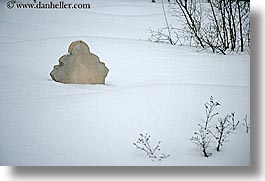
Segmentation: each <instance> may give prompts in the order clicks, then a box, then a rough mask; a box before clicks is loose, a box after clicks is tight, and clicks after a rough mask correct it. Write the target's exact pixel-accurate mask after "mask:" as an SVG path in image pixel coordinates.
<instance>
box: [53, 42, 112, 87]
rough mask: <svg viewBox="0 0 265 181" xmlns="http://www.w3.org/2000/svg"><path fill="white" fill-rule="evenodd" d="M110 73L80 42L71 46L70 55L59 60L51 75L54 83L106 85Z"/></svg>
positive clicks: (85, 45) (83, 43)
mask: <svg viewBox="0 0 265 181" xmlns="http://www.w3.org/2000/svg"><path fill="white" fill-rule="evenodd" d="M108 72H109V69H108V68H107V67H106V66H105V64H104V63H103V62H100V60H99V58H98V56H96V55H94V54H93V53H90V50H89V47H88V45H87V44H86V43H85V42H83V41H81V40H80V41H74V42H72V43H71V44H70V46H69V48H68V54H66V55H63V56H62V57H61V58H60V59H59V65H55V66H54V67H53V70H52V71H51V73H50V75H51V77H52V79H53V80H54V81H56V82H61V83H66V84H105V78H106V76H107V74H108Z"/></svg>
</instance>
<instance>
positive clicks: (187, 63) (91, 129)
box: [0, 0, 250, 166]
mask: <svg viewBox="0 0 265 181" xmlns="http://www.w3.org/2000/svg"><path fill="white" fill-rule="evenodd" d="M42 2H45V1H44V0H43V1H42ZM65 2H70V1H69V0H68V1H65ZM78 2H84V1H82V0H80V1H78ZM89 3H90V4H91V9H88V10H32V9H11V10H9V9H7V8H6V4H5V2H1V3H0V27H1V28H0V49H1V52H0V57H1V59H0V80H1V81H0V87H1V89H0V103H1V104H0V165H93V166H129V165H132V166H186V165H193V166H207V165H218V166H219V165H220V166H225V165H226V166H228V165H229V166H248V165H249V164H250V134H246V133H245V130H244V127H243V126H242V125H241V123H242V122H243V118H244V116H245V115H248V117H250V107H249V105H250V56H249V54H245V53H242V54H231V55H226V56H223V55H218V54H212V53H209V52H198V51H197V50H196V49H194V48H191V47H185V46H171V45H168V44H158V43H153V42H150V41H147V39H148V36H149V30H148V29H149V28H150V27H151V28H158V27H163V26H164V17H163V12H162V9H161V4H160V3H159V2H158V3H151V2H150V1H148V0H126V1H125V0H111V1H109V0H91V1H89ZM79 39H81V40H83V41H85V42H86V43H87V44H88V45H89V46H90V50H91V52H92V53H95V54H97V55H98V56H99V57H100V59H101V60H102V61H103V62H105V63H106V66H107V67H108V68H109V70H110V72H109V74H108V76H107V79H106V85H72V84H61V83H56V82H54V81H52V80H51V78H50V76H49V73H50V71H51V70H52V68H53V65H55V64H57V63H58V59H59V58H60V57H61V56H62V55H64V54H65V53H67V48H68V46H69V44H70V43H71V42H72V41H74V40H79ZM210 96H213V97H214V99H215V100H216V101H220V103H221V106H220V107H218V108H217V111H218V112H219V115H220V116H222V117H224V116H225V115H226V114H229V113H231V112H235V113H236V119H237V120H239V121H241V123H240V125H239V126H238V129H237V130H236V133H235V134H232V135H231V136H230V137H229V142H228V143H225V144H224V146H223V147H221V152H216V150H215V144H214V143H213V144H212V146H211V148H210V149H209V151H210V152H211V153H212V154H213V155H212V156H211V157H209V158H204V157H203V156H202V154H201V153H200V151H199V150H198V149H197V148H196V146H195V145H194V144H192V143H191V141H190V140H189V139H190V138H191V136H192V135H193V132H194V131H196V130H198V126H197V124H198V123H200V121H201V120H202V119H204V118H205V110H204V103H205V102H206V101H208V100H209V98H210ZM140 133H149V134H151V141H152V142H151V143H152V144H153V145H155V143H156V142H158V141H159V140H161V151H162V152H163V153H166V154H170V157H168V158H166V159H164V160H162V161H154V162H152V161H151V160H150V159H149V158H148V157H147V156H146V154H145V153H144V152H141V151H138V150H136V149H135V147H134V146H133V142H135V141H136V140H137V138H138V136H139V134H140Z"/></svg>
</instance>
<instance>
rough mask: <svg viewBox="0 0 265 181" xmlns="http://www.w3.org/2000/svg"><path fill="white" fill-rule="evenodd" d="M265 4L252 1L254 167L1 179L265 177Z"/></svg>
mask: <svg viewBox="0 0 265 181" xmlns="http://www.w3.org/2000/svg"><path fill="white" fill-rule="evenodd" d="M264 7H265V5H264V1H260V0H259V1H258V0H251V42H252V45H251V120H252V131H251V161H252V162H251V167H249V168H248V167H223V168H222V167H197V168H196V167H163V168H161V167H160V168H158V167H155V168H154V167H123V168H122V167H98V168H96V167H35V168H33V167H23V168H22V167H20V168H19V167H0V180H3V181H11V180H12V181H13V180H27V181H30V180H64V181H65V180H76V181H78V180H137V181H139V180H144V181H147V180H198V181H199V180H203V181H206V180H217V181H218V180H233V181H236V180H240V181H243V180H264V179H265V178H264V165H263V164H264V157H263V155H262V153H263V152H264V143H263V142H264V141H263V138H264V133H263V132H264V131H262V130H264V129H265V128H264V123H263V120H264V118H265V117H264V112H263V111H262V108H263V107H264V105H263V103H264V96H263V92H264V75H263V74H264V70H263V69H264V60H265V59H264V58H265V57H264V36H263V32H265V29H264V14H265V12H264V10H265V8H264ZM0 154H1V153H0Z"/></svg>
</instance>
